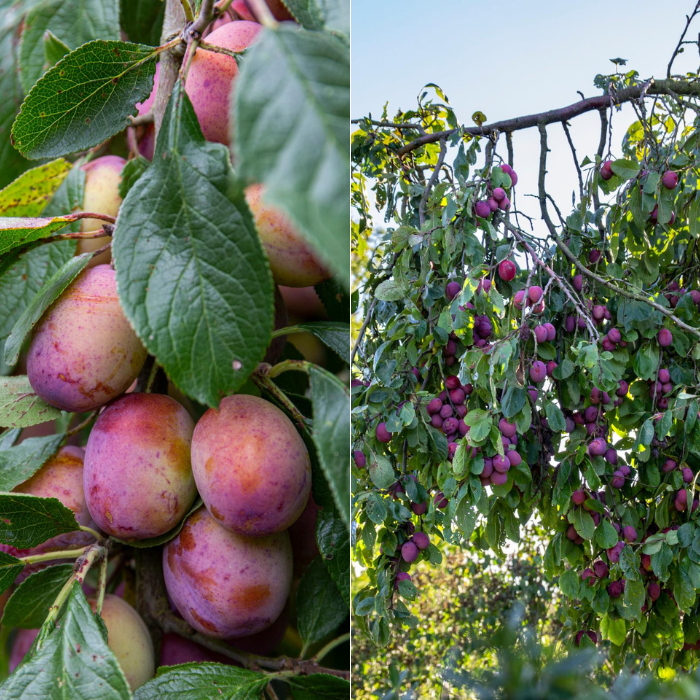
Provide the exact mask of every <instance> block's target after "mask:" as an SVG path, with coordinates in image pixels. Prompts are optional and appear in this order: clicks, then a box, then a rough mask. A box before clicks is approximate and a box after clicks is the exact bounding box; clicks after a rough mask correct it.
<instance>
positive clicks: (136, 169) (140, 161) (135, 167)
mask: <svg viewBox="0 0 700 700" xmlns="http://www.w3.org/2000/svg"><path fill="white" fill-rule="evenodd" d="M158 2H160V0H158ZM150 164H151V162H150V161H148V160H146V159H145V158H144V157H143V156H136V158H132V159H131V160H127V161H126V165H125V166H124V169H123V170H122V179H121V181H120V182H119V196H120V197H121V198H122V199H124V198H125V197H126V195H127V194H128V193H129V190H130V189H131V188H132V187H133V186H134V185H135V184H136V182H137V181H138V179H139V178H140V177H141V175H143V174H144V173H145V172H146V169H147V168H148V166H149V165H150Z"/></svg>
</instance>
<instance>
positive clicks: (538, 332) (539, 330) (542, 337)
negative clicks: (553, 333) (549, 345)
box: [535, 326, 547, 343]
mask: <svg viewBox="0 0 700 700" xmlns="http://www.w3.org/2000/svg"><path fill="white" fill-rule="evenodd" d="M535 338H536V339H537V342H538V343H545V342H547V329H546V328H545V327H544V326H535Z"/></svg>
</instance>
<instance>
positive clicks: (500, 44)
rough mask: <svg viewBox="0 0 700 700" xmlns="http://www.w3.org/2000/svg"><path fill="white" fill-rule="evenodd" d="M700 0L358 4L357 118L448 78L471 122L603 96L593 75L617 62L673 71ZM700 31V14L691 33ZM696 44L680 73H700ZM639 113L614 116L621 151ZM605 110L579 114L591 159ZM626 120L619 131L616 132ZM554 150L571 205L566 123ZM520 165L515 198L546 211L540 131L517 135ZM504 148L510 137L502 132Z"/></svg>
mask: <svg viewBox="0 0 700 700" xmlns="http://www.w3.org/2000/svg"><path fill="white" fill-rule="evenodd" d="M694 5H695V0H665V1H663V2H660V1H659V0H654V1H653V2H652V1H651V0H634V1H633V0H605V1H603V0H583V1H582V0H578V1H576V2H572V1H571V0H568V1H566V0H563V1H562V0H558V1H556V2H555V1H553V0H529V1H527V2H523V0H518V1H514V0H501V2H488V1H484V0H482V1H480V2H472V0H427V1H426V0H422V1H419V0H352V82H351V85H352V88H351V92H352V111H351V114H352V117H353V118H356V117H361V116H365V115H367V114H369V113H372V114H373V115H375V116H377V117H378V116H380V114H381V111H382V108H383V105H384V103H385V102H387V101H388V102H389V115H390V116H391V115H393V114H394V113H395V111H396V109H397V108H401V109H412V108H413V107H414V106H415V105H416V95H417V94H418V92H419V90H420V89H421V87H422V86H423V85H425V84H426V83H429V82H434V83H437V84H438V85H440V86H441V87H442V88H443V90H444V91H445V93H446V94H447V97H448V98H449V100H450V102H451V104H452V105H453V107H454V108H455V112H456V114H457V117H458V119H459V120H460V123H462V124H464V123H467V124H468V125H470V126H471V125H472V122H471V114H472V113H473V112H475V111H476V110H480V111H482V112H483V113H484V114H485V115H486V117H487V119H488V122H493V121H499V120H501V119H507V118H510V117H515V116H521V115H525V114H531V113H534V112H541V111H545V110H549V109H554V108H558V107H563V106H565V105H568V104H571V103H573V102H576V101H578V100H579V99H580V95H578V94H577V90H580V91H581V92H583V94H584V95H585V96H586V97H591V96H593V95H599V94H601V93H600V90H598V89H597V88H595V87H594V85H593V78H594V77H595V75H596V74H598V73H603V74H609V73H613V72H614V71H615V66H614V65H613V64H612V63H611V62H610V60H609V59H611V58H618V57H619V58H624V59H627V61H628V63H627V66H626V67H625V68H624V69H623V70H629V69H635V70H637V71H639V73H640V76H641V77H651V76H655V77H660V78H664V77H666V66H667V65H668V62H669V59H670V57H671V55H672V53H673V49H674V47H675V46H676V43H677V42H678V39H679V37H680V35H681V32H682V30H683V28H684V27H685V22H686V20H685V15H686V14H689V13H690V12H692V9H693V7H694ZM698 32H700V17H698V18H696V19H695V20H694V24H693V25H691V29H690V31H689V33H688V35H689V37H690V38H692V37H693V35H694V36H695V37H697V36H698ZM692 49H693V47H689V48H688V49H687V50H686V53H685V54H682V55H681V56H680V57H679V58H678V59H677V60H676V63H675V64H674V72H681V71H682V70H695V69H696V68H697V64H698V62H699V59H698V54H697V50H695V51H693V50H692ZM633 120H634V114H633V112H632V111H631V109H630V108H629V107H627V108H624V109H623V111H621V112H619V113H616V114H615V115H614V116H613V141H612V142H613V148H614V149H617V150H618V154H619V144H620V142H621V139H622V137H623V135H624V130H625V129H626V128H627V126H629V124H630V123H631V122H632V121H633ZM599 123H600V122H599V119H598V115H597V114H596V113H591V114H588V115H584V116H581V117H578V118H576V119H575V120H573V122H572V128H571V132H572V135H573V140H574V143H575V145H576V149H577V152H578V154H579V160H582V159H583V157H584V156H585V155H587V154H588V155H591V156H592V155H593V154H594V153H595V151H596V149H597V145H598V139H599V136H600V129H599ZM616 127H617V128H616ZM548 134H549V146H550V149H552V153H550V155H549V160H548V171H549V175H548V180H547V188H548V191H549V192H550V193H551V194H552V195H553V197H554V198H555V200H556V201H557V202H558V203H560V205H562V204H563V205H564V208H565V210H566V211H568V210H569V209H570V203H571V195H572V192H573V190H574V189H575V188H577V178H576V171H575V169H574V165H573V158H572V155H571V151H570V150H569V147H568V144H567V143H566V137H565V135H564V132H563V130H562V128H561V126H559V125H552V126H550V127H549V128H548ZM513 141H514V148H515V160H514V167H515V170H516V171H517V173H518V178H519V182H518V185H517V187H516V191H517V195H518V198H517V202H516V203H517V206H518V207H519V208H520V209H522V210H523V211H525V212H527V213H535V212H536V211H538V206H537V203H536V202H535V200H534V199H531V198H526V197H524V196H523V195H525V194H528V193H534V192H535V191H536V187H537V168H538V159H539V134H538V132H537V129H530V130H527V131H522V132H516V133H515V134H514V136H513ZM499 143H502V144H503V151H502V152H503V153H504V154H505V142H504V141H503V140H502V141H500V142H499Z"/></svg>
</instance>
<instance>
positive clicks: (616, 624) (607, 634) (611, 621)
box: [600, 615, 627, 646]
mask: <svg viewBox="0 0 700 700" xmlns="http://www.w3.org/2000/svg"><path fill="white" fill-rule="evenodd" d="M600 631H601V634H602V635H603V638H604V639H609V640H610V641H611V642H612V643H613V644H616V645H617V646H622V644H623V643H624V641H625V639H626V638H627V626H626V625H625V621H624V620H623V619H622V618H621V617H618V618H614V617H610V615H605V617H603V619H602V620H601V621H600Z"/></svg>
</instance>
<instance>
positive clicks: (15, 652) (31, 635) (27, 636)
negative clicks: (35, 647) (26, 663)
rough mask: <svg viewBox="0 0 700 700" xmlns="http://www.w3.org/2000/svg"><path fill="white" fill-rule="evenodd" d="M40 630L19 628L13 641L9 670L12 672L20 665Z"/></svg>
mask: <svg viewBox="0 0 700 700" xmlns="http://www.w3.org/2000/svg"><path fill="white" fill-rule="evenodd" d="M37 634H39V630H38V629H35V630H24V629H18V630H17V634H16V635H15V639H14V641H13V642H12V649H11V650H10V659H9V663H8V671H9V672H10V673H12V672H13V671H14V670H15V669H16V668H17V666H19V664H20V662H21V661H22V659H23V658H24V657H25V656H26V655H27V653H28V652H29V650H30V649H31V648H32V644H34V640H35V639H36V636H37Z"/></svg>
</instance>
